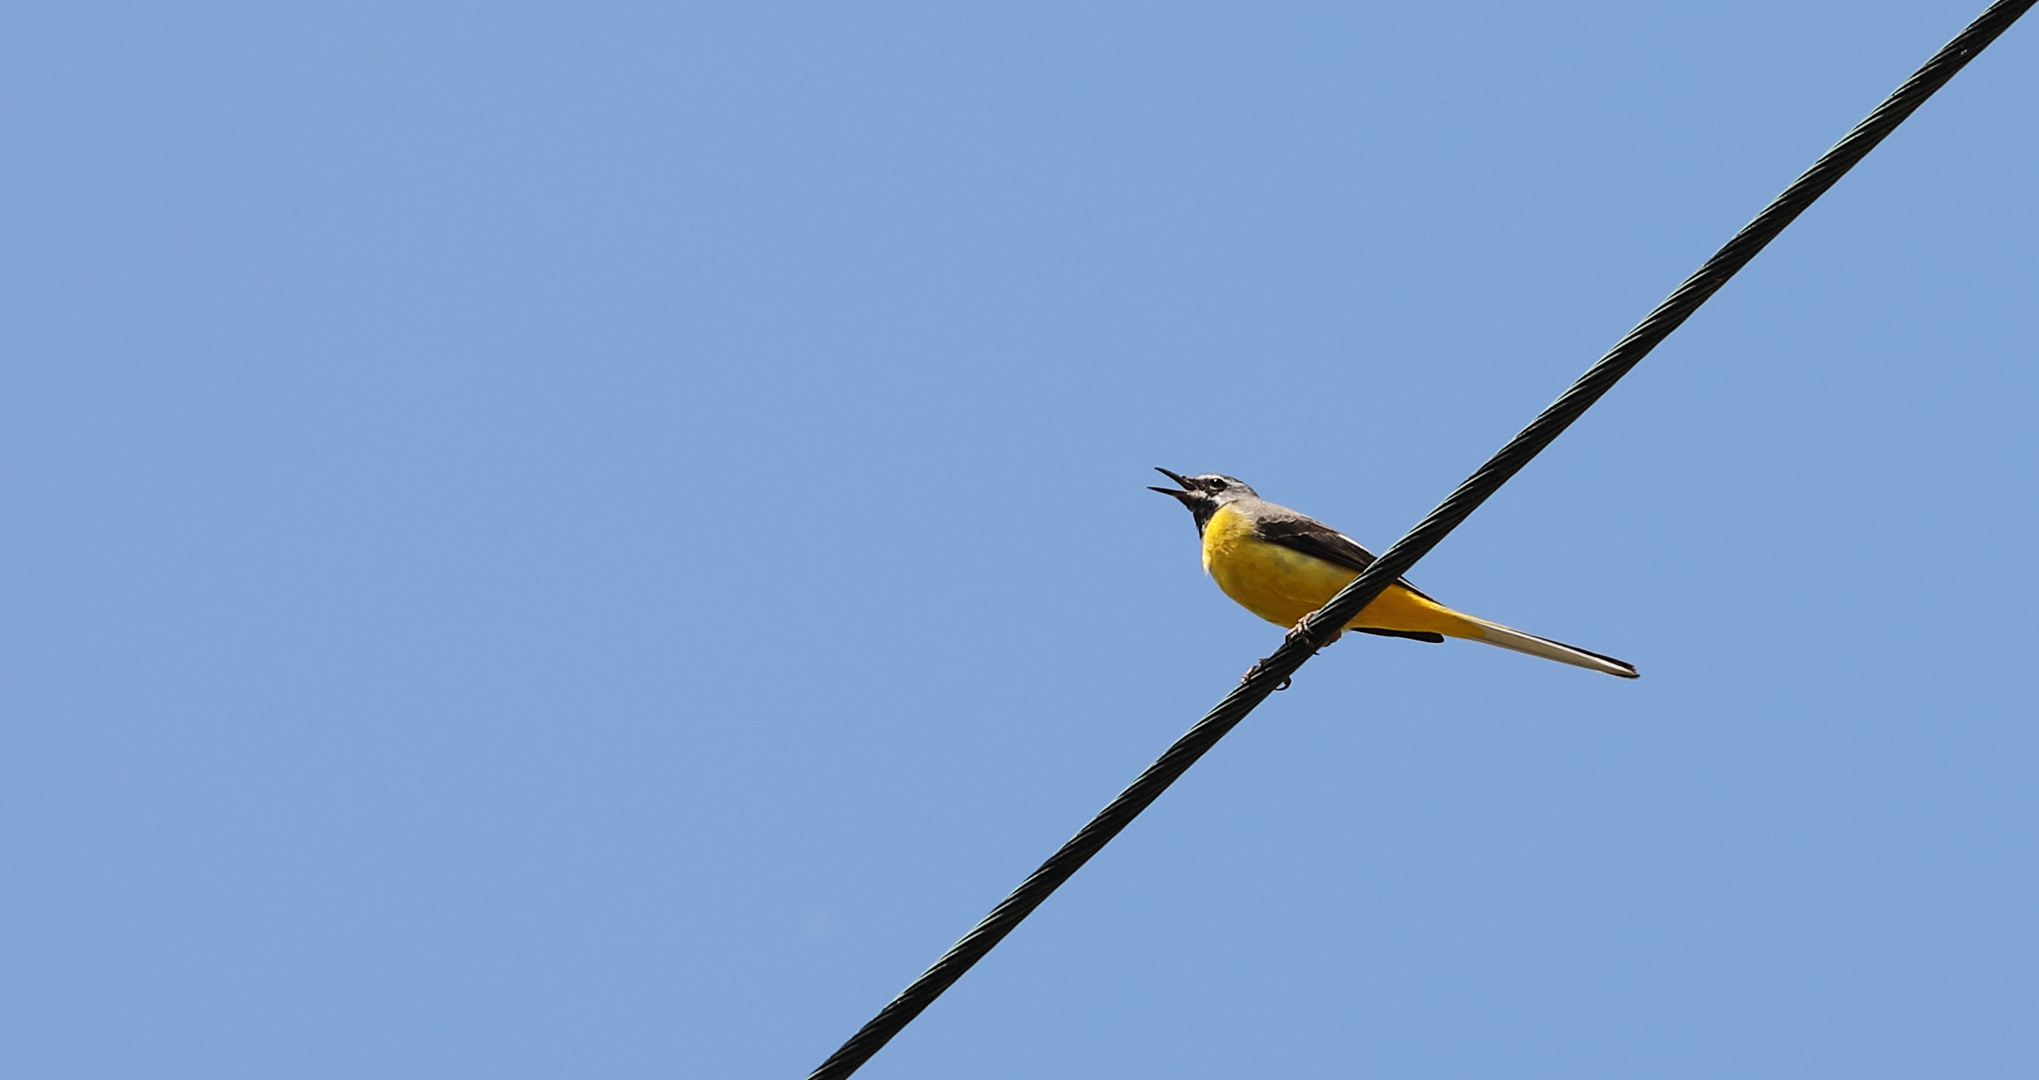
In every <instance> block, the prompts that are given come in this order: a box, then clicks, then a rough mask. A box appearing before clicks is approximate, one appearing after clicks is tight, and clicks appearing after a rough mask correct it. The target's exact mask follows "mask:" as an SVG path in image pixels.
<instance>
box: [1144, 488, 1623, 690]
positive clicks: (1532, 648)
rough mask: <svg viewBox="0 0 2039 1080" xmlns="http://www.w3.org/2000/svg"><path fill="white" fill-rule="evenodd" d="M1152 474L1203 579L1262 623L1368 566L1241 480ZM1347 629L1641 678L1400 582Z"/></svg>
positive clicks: (1316, 601)
mask: <svg viewBox="0 0 2039 1080" xmlns="http://www.w3.org/2000/svg"><path fill="white" fill-rule="evenodd" d="M1155 471H1156V472H1158V473H1160V474H1162V475H1163V476H1166V477H1168V478H1169V479H1170V480H1173V481H1175V483H1176V484H1177V485H1178V487H1177V488H1164V487H1156V488H1150V490H1153V491H1158V492H1160V493H1162V494H1163V495H1168V496H1172V497H1174V498H1176V499H1178V500H1180V501H1181V502H1182V505H1184V506H1186V507H1188V508H1189V512H1190V514H1191V515H1192V516H1194V517H1195V518H1196V527H1197V535H1198V536H1199V537H1201V538H1202V540H1203V549H1204V571H1205V572H1206V573H1208V574H1210V575H1211V577H1213V578H1215V579H1217V582H1218V588H1220V589H1223V590H1224V591H1225V595H1227V596H1229V597H1231V598H1232V599H1234V600H1236V601H1238V602H1239V606H1241V607H1243V608H1245V609H1246V610H1248V611H1250V612H1252V613H1254V614H1255V615H1258V616H1260V617H1261V618H1263V619H1266V620H1267V621H1268V622H1271V623H1274V624H1276V625H1278V626H1290V627H1293V626H1296V625H1297V624H1299V623H1301V622H1302V620H1303V617H1304V616H1306V615H1308V614H1310V613H1311V612H1313V611H1315V610H1317V609H1318V608H1320V607H1323V606H1324V604H1325V603H1326V602H1327V601H1329V600H1330V599H1331V597H1332V595H1333V594H1335V593H1337V592H1338V590H1340V589H1342V588H1344V587H1345V586H1346V585H1347V584H1348V583H1350V582H1351V581H1352V579H1354V578H1356V577H1358V576H1359V572H1360V571H1361V570H1364V569H1366V567H1367V564H1368V563H1371V562H1373V560H1374V556H1373V553H1372V552H1370V551H1368V550H1367V549H1365V548H1363V547H1361V546H1360V545H1359V543H1358V542H1357V541H1355V540H1353V539H1352V538H1351V537H1349V536H1346V535H1345V534H1344V533H1341V532H1339V531H1338V530H1336V529H1334V528H1332V527H1331V526H1329V525H1326V524H1324V523H1323V522H1321V521H1318V520H1317V519H1316V518H1313V517H1310V516H1309V515H1307V514H1303V513H1300V512H1298V511H1295V510H1291V509H1289V508H1288V507H1286V506H1277V505H1275V504H1274V503H1271V502H1268V501H1267V500H1266V499H1263V498H1261V497H1260V495H1259V494H1258V493H1257V492H1255V491H1254V490H1253V489H1252V488H1250V487H1248V486H1246V484H1245V483H1244V482H1243V481H1241V480H1237V479H1235V478H1233V477H1230V476H1224V475H1221V474H1218V473H1203V474H1201V475H1198V476H1183V475H1181V474H1179V473H1173V472H1170V471H1168V470H1167V469H1159V468H1157V469H1156V470H1155ZM1345 629H1347V630H1358V631H1360V632H1361V633H1366V634H1378V635H1381V636H1383V637H1398V638H1410V639H1413V640H1416V641H1428V642H1433V643H1436V642H1442V641H1443V640H1444V639H1445V638H1448V637H1453V638H1463V639H1465V640H1467V641H1479V642H1485V643H1486V644H1488V645H1495V646H1499V647H1500V648H1503V649H1512V650H1514V651H1515V652H1519V653H1528V654H1529V655H1531V656H1540V657H1542V658H1544V659H1545V660H1555V661H1557V662H1558V663H1560V664H1570V665H1572V666H1573V667H1582V668H1585V669H1587V670H1589V671H1598V672H1603V673H1605V674H1608V675H1615V676H1619V677H1621V678H1624V679H1634V678H1637V677H1639V676H1638V674H1637V672H1636V670H1635V665H1634V664H1631V663H1628V662H1627V661H1625V660H1616V659H1615V658H1614V657H1611V656H1602V655H1601V654H1599V653H1596V652H1590V651H1588V650H1586V649H1581V648H1579V647H1578V646H1576V645H1567V644H1565V643H1563V642H1561V641H1552V640H1551V639H1549V638H1544V637H1537V636H1536V635H1535V634H1525V633H1523V632H1522V631H1520V630H1516V629H1514V628H1512V627H1507V626H1502V625H1501V624H1500V623H1496V622H1489V621H1487V620H1486V619H1480V618H1475V617H1473V616H1471V615H1467V614H1465V613H1464V612H1460V611H1453V610H1452V609H1451V608H1448V607H1445V606H1444V605H1443V604H1440V603H1438V602H1437V601H1435V600H1432V599H1431V598H1430V597H1429V596H1427V595H1425V594H1424V593H1422V592H1420V591H1419V590H1417V588H1416V587H1415V586H1414V585H1411V584H1409V582H1408V581H1407V580H1406V579H1404V580H1399V581H1396V582H1395V583H1394V584H1392V585H1389V586H1388V587H1387V590H1386V591H1384V592H1382V593H1381V594H1380V596H1378V597H1376V598H1375V599H1374V601H1373V602H1372V603H1370V604H1368V605H1367V606H1366V607H1365V608H1364V609H1363V610H1361V611H1360V613H1359V614H1358V615H1356V616H1354V617H1353V620H1352V621H1351V622H1349V623H1347V624H1345ZM1292 632H1293V631H1292Z"/></svg>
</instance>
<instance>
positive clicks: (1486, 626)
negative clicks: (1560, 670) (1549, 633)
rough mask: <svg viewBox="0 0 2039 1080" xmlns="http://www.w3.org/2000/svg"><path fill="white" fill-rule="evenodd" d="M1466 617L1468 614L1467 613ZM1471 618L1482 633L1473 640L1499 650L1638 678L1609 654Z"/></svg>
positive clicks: (1631, 669)
mask: <svg viewBox="0 0 2039 1080" xmlns="http://www.w3.org/2000/svg"><path fill="white" fill-rule="evenodd" d="M1468 618H1471V617H1470V616H1468ZM1472 621H1473V622H1476V623H1478V624H1479V625H1480V629H1481V630H1483V631H1484V632H1485V633H1486V636H1485V637H1483V638H1476V639H1475V640H1478V641H1484V642H1486V643H1487V644H1489V645H1498V646H1500V647H1501V648H1503V649H1510V650H1513V651H1515V652H1519V653H1528V654H1529V655H1531V656H1541V657H1543V658H1544V659H1545V660H1556V661H1557V662H1558V663H1560V664H1570V665H1572V666H1573V667H1582V668H1585V669H1587V670H1589V671H1598V672H1603V673H1605V674H1608V675H1615V676H1619V677H1621V678H1624V679H1634V678H1639V676H1638V675H1637V674H1636V670H1635V666H1634V665H1632V664H1626V663H1623V662H1622V661H1620V660H1616V659H1615V658H1613V657H1611V656H1601V655H1600V654H1599V653H1590V652H1587V651H1586V650H1584V649H1581V648H1577V647H1574V646H1571V645H1567V644H1565V643H1564V642H1561V641H1552V640H1551V639H1549V638H1540V637H1537V636H1536V635H1535V634H1525V633H1523V632H1522V631H1520V630H1516V629H1513V628H1511V627H1506V626H1502V625H1501V624H1500V623H1494V622H1488V621H1487V620H1485V619H1473V620H1472Z"/></svg>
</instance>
